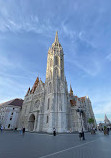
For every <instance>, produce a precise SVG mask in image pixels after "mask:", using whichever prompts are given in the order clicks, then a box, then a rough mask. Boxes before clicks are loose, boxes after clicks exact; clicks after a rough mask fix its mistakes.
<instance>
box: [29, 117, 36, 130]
mask: <svg viewBox="0 0 111 158" xmlns="http://www.w3.org/2000/svg"><path fill="white" fill-rule="evenodd" d="M34 124H35V115H34V114H31V115H30V117H29V125H28V128H29V131H33V130H34Z"/></svg>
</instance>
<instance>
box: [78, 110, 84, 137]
mask: <svg viewBox="0 0 111 158" xmlns="http://www.w3.org/2000/svg"><path fill="white" fill-rule="evenodd" d="M76 111H77V112H79V114H80V119H81V127H82V137H83V140H85V136H84V131H83V123H82V114H83V110H82V109H81V108H80V107H79V108H78V109H76Z"/></svg>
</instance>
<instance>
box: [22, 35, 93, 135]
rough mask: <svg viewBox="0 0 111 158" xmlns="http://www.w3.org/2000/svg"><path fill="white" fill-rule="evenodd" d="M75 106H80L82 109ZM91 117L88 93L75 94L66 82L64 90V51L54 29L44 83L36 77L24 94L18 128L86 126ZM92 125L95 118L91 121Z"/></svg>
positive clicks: (48, 129) (64, 129)
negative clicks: (86, 94) (84, 94)
mask: <svg viewBox="0 0 111 158" xmlns="http://www.w3.org/2000/svg"><path fill="white" fill-rule="evenodd" d="M77 109H82V113H80V112H78V110H77ZM89 118H93V119H94V120H95V117H94V113H93V110H92V106H91V101H90V99H89V98H88V97H81V98H79V97H77V96H75V95H74V94H73V90H72V88H71V86H70V92H68V86H67V81H66V78H65V75H64V53H63V48H62V46H61V44H60V43H59V39H58V34H57V32H56V36H55V41H54V43H53V44H52V47H51V48H49V50H48V56H47V69H46V80H45V83H43V82H42V80H41V79H39V78H38V77H37V79H36V81H35V83H34V85H33V87H32V89H30V88H29V89H28V91H27V94H26V96H25V98H24V102H23V106H22V110H21V115H20V119H19V128H22V127H25V128H26V130H27V131H37V132H47V133H52V131H53V128H56V131H57V132H58V133H63V132H67V131H69V130H71V131H72V132H74V131H79V130H81V128H82V129H83V130H87V129H88V119H89ZM94 122H95V123H94V124H95V126H96V121H94Z"/></svg>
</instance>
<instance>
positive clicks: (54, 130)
mask: <svg viewBox="0 0 111 158" xmlns="http://www.w3.org/2000/svg"><path fill="white" fill-rule="evenodd" d="M53 136H56V129H55V127H54V128H53Z"/></svg>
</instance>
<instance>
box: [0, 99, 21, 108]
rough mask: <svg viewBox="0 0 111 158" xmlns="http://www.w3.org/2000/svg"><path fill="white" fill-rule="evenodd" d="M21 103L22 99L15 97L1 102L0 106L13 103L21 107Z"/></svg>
mask: <svg viewBox="0 0 111 158" xmlns="http://www.w3.org/2000/svg"><path fill="white" fill-rule="evenodd" d="M22 104H23V99H19V98H16V99H13V100H9V101H7V102H4V103H1V104H0V106H7V105H14V106H20V107H22Z"/></svg>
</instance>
